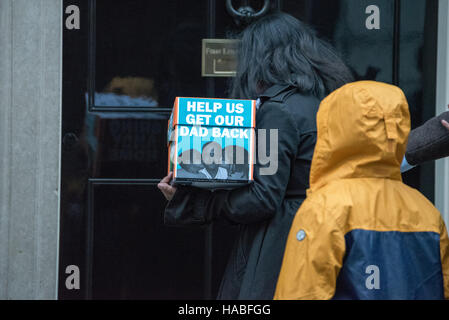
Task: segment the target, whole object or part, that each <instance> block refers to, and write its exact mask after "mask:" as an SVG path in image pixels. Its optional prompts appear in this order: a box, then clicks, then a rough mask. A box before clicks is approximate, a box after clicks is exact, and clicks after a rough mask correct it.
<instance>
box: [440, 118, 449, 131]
mask: <svg viewBox="0 0 449 320" xmlns="http://www.w3.org/2000/svg"><path fill="white" fill-rule="evenodd" d="M441 124H442V125H443V126H445V127H446V129H447V130H449V122H447V121H446V120H441Z"/></svg>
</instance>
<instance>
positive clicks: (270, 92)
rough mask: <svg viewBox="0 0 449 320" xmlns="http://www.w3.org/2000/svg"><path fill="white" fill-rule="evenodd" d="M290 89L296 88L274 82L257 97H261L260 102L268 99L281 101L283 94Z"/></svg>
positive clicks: (287, 92)
mask: <svg viewBox="0 0 449 320" xmlns="http://www.w3.org/2000/svg"><path fill="white" fill-rule="evenodd" d="M292 90H296V88H295V87H293V86H291V85H288V84H286V85H280V84H275V85H273V86H271V87H269V88H268V89H267V90H265V91H264V92H263V93H262V94H261V95H260V96H259V98H260V99H261V101H262V102H263V101H265V100H268V99H270V100H273V101H280V102H281V101H283V100H284V98H285V96H286V95H287V94H289V93H290V92H291V91H292Z"/></svg>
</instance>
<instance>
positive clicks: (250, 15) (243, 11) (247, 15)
mask: <svg viewBox="0 0 449 320" xmlns="http://www.w3.org/2000/svg"><path fill="white" fill-rule="evenodd" d="M269 8H270V0H264V3H263V7H262V9H260V10H259V11H258V12H255V11H254V9H253V8H251V7H250V6H248V5H247V1H245V6H243V7H240V8H239V9H238V10H236V9H235V8H234V6H233V5H232V0H226V9H227V10H228V12H229V14H230V15H231V16H232V17H234V18H244V19H255V18H258V17H260V16H262V15H264V14H265V13H267V12H268V9H269Z"/></svg>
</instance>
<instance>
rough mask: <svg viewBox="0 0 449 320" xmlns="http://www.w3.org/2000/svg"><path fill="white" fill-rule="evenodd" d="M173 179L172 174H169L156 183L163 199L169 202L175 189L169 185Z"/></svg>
mask: <svg viewBox="0 0 449 320" xmlns="http://www.w3.org/2000/svg"><path fill="white" fill-rule="evenodd" d="M172 178H173V172H170V173H169V174H168V176H166V177H164V178H162V180H161V181H160V182H159V183H158V185H157V187H158V188H159V190H161V191H162V193H163V194H164V197H165V199H167V200H168V201H170V200H171V199H172V198H173V196H174V195H175V192H176V187H173V186H172V185H170V181H171V179H172Z"/></svg>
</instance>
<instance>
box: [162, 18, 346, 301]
mask: <svg viewBox="0 0 449 320" xmlns="http://www.w3.org/2000/svg"><path fill="white" fill-rule="evenodd" d="M351 81H352V75H351V73H350V71H349V70H348V68H347V67H346V66H345V64H344V63H343V61H342V60H341V59H340V58H339V57H338V55H337V54H336V53H335V51H334V50H333V49H332V48H331V47H330V45H328V44H327V43H326V42H324V41H322V40H320V39H319V38H317V36H316V35H315V33H314V31H313V30H311V29H310V28H309V27H308V26H306V25H305V24H304V23H302V22H301V21H299V20H297V19H295V18H294V17H292V16H290V15H288V14H285V13H276V14H272V15H269V16H265V17H263V18H261V19H260V20H258V21H256V22H254V23H253V24H251V25H250V26H249V27H248V28H247V29H246V30H244V31H243V34H242V36H241V44H240V49H239V56H238V70H237V76H236V77H235V79H234V81H233V83H232V90H231V95H232V96H233V97H234V98H246V99H258V100H259V103H258V105H259V107H258V111H257V115H256V128H257V129H268V130H267V136H266V139H267V141H268V140H269V132H270V131H269V130H270V129H277V130H278V150H273V151H272V152H276V151H277V152H278V159H277V160H278V162H277V171H276V172H275V173H274V174H271V175H263V174H261V171H260V169H261V168H263V167H264V166H262V165H260V164H258V163H256V164H255V167H254V182H253V183H252V184H250V185H247V186H244V187H241V188H237V189H234V190H219V191H215V192H210V191H208V190H201V189H196V188H192V187H185V186H179V187H177V188H175V187H174V186H171V185H170V184H169V182H170V180H171V174H170V175H169V176H167V177H165V178H164V179H163V180H162V181H161V183H160V184H159V188H160V189H161V191H162V192H163V193H164V195H165V196H166V198H167V199H168V200H169V203H168V204H167V207H166V209H165V223H166V224H177V225H179V224H206V223H209V222H211V221H212V220H213V219H215V218H216V217H218V216H222V217H224V218H225V219H227V220H229V221H231V222H233V223H235V224H238V225H239V226H240V232H239V236H238V238H237V241H236V244H235V246H234V249H233V251H232V253H231V257H230V259H229V262H228V265H227V268H226V271H225V274H224V277H223V280H222V283H221V286H220V291H219V294H218V298H219V299H272V298H273V295H274V290H275V286H276V281H277V277H278V274H279V271H280V267H281V262H282V256H283V252H284V246H285V242H286V239H287V235H288V233H289V230H290V226H291V223H292V219H293V217H294V215H295V213H296V211H297V210H298V208H299V206H300V205H301V203H302V202H303V200H304V198H305V196H306V190H307V189H308V186H309V170H310V164H311V160H312V155H313V150H314V147H315V142H316V120H315V118H316V113H317V110H318V106H319V104H320V100H321V99H322V98H324V97H325V96H326V95H327V94H329V93H330V92H331V91H333V90H335V89H337V88H339V87H340V86H342V85H344V84H345V83H347V82H351ZM256 145H257V144H256ZM267 145H268V142H267Z"/></svg>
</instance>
